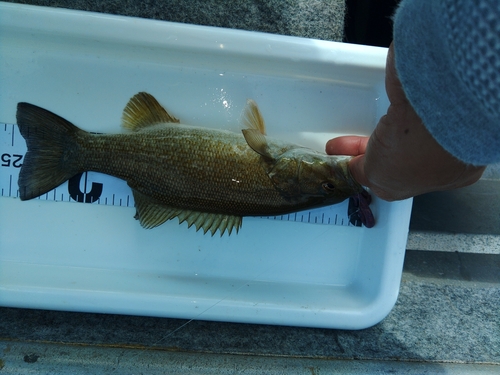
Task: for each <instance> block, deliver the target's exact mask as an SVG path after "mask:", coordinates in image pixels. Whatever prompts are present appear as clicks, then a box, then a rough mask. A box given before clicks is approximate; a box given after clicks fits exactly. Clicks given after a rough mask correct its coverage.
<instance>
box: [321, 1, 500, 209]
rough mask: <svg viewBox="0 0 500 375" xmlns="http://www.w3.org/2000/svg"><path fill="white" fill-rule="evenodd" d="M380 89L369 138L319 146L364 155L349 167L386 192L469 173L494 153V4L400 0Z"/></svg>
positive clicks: (464, 178) (445, 184)
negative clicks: (386, 103) (382, 99)
mask: <svg viewBox="0 0 500 375" xmlns="http://www.w3.org/2000/svg"><path fill="white" fill-rule="evenodd" d="M386 89H387V94H388V97H389V100H390V107H389V109H388V112H387V115H386V116H384V117H383V118H382V119H381V120H380V122H379V124H378V125H377V127H376V130H375V131H374V133H373V134H372V136H371V137H370V140H369V141H368V139H367V138H340V139H336V140H331V141H329V142H328V144H327V152H329V153H335V154H339V153H344V154H352V155H364V156H360V157H359V158H355V159H354V160H353V161H352V166H351V169H352V171H353V174H354V175H355V177H356V178H358V179H359V180H360V181H359V182H361V183H363V184H365V185H367V186H369V187H372V188H373V189H374V190H373V191H374V192H375V193H376V194H378V195H380V196H382V197H384V198H385V199H388V200H394V199H402V198H404V197H409V196H413V195H418V194H421V193H424V192H428V191H435V190H445V189H453V188H456V187H460V186H465V185H468V184H470V183H472V182H474V181H475V180H477V178H479V176H480V175H481V173H482V171H483V169H484V168H483V167H481V166H484V165H487V164H492V163H495V162H498V161H500V6H499V5H498V3H497V2H495V1H489V0H478V1H475V2H470V1H460V2H457V1H455V0H439V1H438V0H403V1H402V2H401V3H400V6H399V8H398V11H397V12H396V15H395V18H394V42H393V45H391V49H390V50H389V55H388V63H387V67H386ZM409 125H411V126H409ZM407 130H408V133H406V131H407ZM365 152H366V154H365ZM412 155H413V157H411V156H412ZM384 158H385V159H384ZM413 159H414V160H413ZM419 163H420V164H421V165H420V167H419V166H418V164H419ZM440 166H441V167H440Z"/></svg>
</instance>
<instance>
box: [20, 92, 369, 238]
mask: <svg viewBox="0 0 500 375" xmlns="http://www.w3.org/2000/svg"><path fill="white" fill-rule="evenodd" d="M17 117H18V125H19V128H20V130H21V134H22V135H23V137H24V138H25V139H26V141H27V145H28V152H27V154H26V156H25V160H24V163H23V167H22V169H21V172H20V177H19V188H20V197H21V199H23V200H26V199H31V198H34V197H36V196H39V195H41V194H44V193H46V192H47V191H50V190H51V189H53V188H54V187H56V186H58V185H59V184H61V183H62V182H64V181H65V180H67V179H69V178H71V177H72V176H74V175H75V174H77V173H80V172H84V171H96V172H101V173H105V174H109V175H112V176H116V177H119V178H121V179H124V180H125V181H127V183H128V185H129V186H130V187H131V188H132V191H133V194H134V199H135V202H136V209H137V218H138V219H139V220H140V222H141V224H142V225H143V226H144V227H146V228H151V227H155V226H157V225H160V224H162V223H163V222H165V221H166V220H169V219H172V218H174V217H178V218H179V220H180V221H187V222H188V224H189V225H195V226H196V227H197V229H199V228H200V227H201V228H203V229H204V230H205V232H206V231H208V230H210V231H211V232H212V234H213V233H215V231H217V230H219V231H220V233H221V235H222V234H223V233H224V231H225V230H227V231H228V232H229V233H231V231H232V229H233V228H236V230H238V229H239V227H240V226H241V217H242V216H249V215H258V216H261V215H280V214H284V213H289V212H293V211H298V210H301V209H306V208H311V207H316V206H322V205H328V204H334V203H338V202H340V201H343V200H344V199H346V198H348V197H349V196H351V195H353V194H356V193H359V192H360V191H361V190H362V188H361V186H360V185H359V184H357V183H356V182H355V181H354V180H353V179H352V177H351V176H350V174H349V172H348V168H347V162H348V160H349V158H346V157H332V156H327V155H324V154H320V153H317V152H315V151H313V150H309V149H306V148H303V147H300V146H297V145H294V144H288V143H285V142H282V141H279V140H272V139H270V138H268V137H266V136H265V126H264V122H263V120H262V117H261V115H260V112H259V111H258V108H257V107H256V105H255V103H253V102H249V105H248V106H247V109H246V115H245V119H246V120H245V121H246V125H247V128H246V129H244V130H243V131H242V133H243V134H241V133H235V132H229V131H223V130H215V129H208V128H201V127H194V126H188V125H183V124H180V123H179V121H178V120H177V119H176V118H174V117H172V116H170V115H169V114H168V113H167V112H166V111H165V110H164V109H163V108H162V107H161V106H160V105H159V104H158V102H157V101H156V100H155V99H154V98H153V97H152V96H151V95H149V94H146V93H139V94H137V95H136V96H134V97H133V98H132V99H131V100H130V102H129V104H128V105H127V107H126V108H125V111H124V115H123V124H124V126H125V127H126V128H128V129H129V130H131V131H130V132H128V133H126V134H114V135H110V134H90V133H87V132H85V131H83V130H81V129H79V128H77V127H75V126H74V125H72V124H71V123H69V122H67V121H66V120H64V119H62V118H60V117H59V116H57V115H55V114H53V113H51V112H48V111H46V110H44V109H41V108H39V107H36V106H33V105H31V104H27V103H20V104H19V105H18V116H17Z"/></svg>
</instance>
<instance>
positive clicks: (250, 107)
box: [243, 99, 266, 135]
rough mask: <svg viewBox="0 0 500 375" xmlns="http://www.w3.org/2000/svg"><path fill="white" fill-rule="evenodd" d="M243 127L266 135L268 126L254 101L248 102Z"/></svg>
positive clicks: (249, 100)
mask: <svg viewBox="0 0 500 375" xmlns="http://www.w3.org/2000/svg"><path fill="white" fill-rule="evenodd" d="M243 125H245V127H246V128H248V129H255V130H258V131H259V133H261V134H263V135H266V124H265V122H264V118H263V117H262V114H261V113H260V109H259V107H258V106H257V103H255V101H253V100H252V99H248V100H247V104H246V106H245V109H244V112H243Z"/></svg>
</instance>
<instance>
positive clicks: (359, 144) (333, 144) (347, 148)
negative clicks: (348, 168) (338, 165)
mask: <svg viewBox="0 0 500 375" xmlns="http://www.w3.org/2000/svg"><path fill="white" fill-rule="evenodd" d="M368 138H369V137H361V136H357V135H345V136H341V137H337V138H333V139H330V140H329V141H328V142H327V143H326V147H325V150H326V153H327V154H328V155H348V156H358V155H362V154H364V153H365V151H366V145H367V144H368Z"/></svg>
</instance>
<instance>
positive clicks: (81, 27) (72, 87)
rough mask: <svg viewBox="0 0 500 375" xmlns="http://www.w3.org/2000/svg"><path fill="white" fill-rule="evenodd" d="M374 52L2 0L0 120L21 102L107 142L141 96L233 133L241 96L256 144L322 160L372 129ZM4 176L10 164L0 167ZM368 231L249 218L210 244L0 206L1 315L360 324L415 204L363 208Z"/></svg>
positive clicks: (374, 315) (376, 107) (110, 216)
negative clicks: (339, 139)
mask: <svg viewBox="0 0 500 375" xmlns="http://www.w3.org/2000/svg"><path fill="white" fill-rule="evenodd" d="M385 56H386V50H385V49H382V48H373V47H366V46H355V45H349V44H341V43H333V42H326V41H318V40H311V39H303V38H295V37H286V36H279V35H270V34H264V33H256V32H247V31H238V30H227V29H220V28H210V27H202V26H193V25H185V24H175V23H168V22H161V21H153V20H144V19H136V18H127V17H117V16H110V15H103V14H94V13H87V12H78V11H69V10H61V9H50V8H43V7H31V6H23V5H16V4H8V3H0V82H1V90H0V121H1V122H5V123H15V112H16V104H17V102H20V101H26V102H31V103H33V104H37V105H39V106H41V107H44V108H47V109H49V110H51V111H53V112H55V113H57V114H59V115H61V116H63V117H65V118H67V119H68V120H70V121H72V122H73V123H75V124H77V125H79V126H81V127H82V128H84V129H86V130H89V131H97V132H119V131H120V125H119V124H120V117H121V113H122V110H123V107H124V106H125V104H126V103H127V101H128V99H129V98H130V97H131V96H132V95H134V94H135V93H137V92H139V91H148V92H150V93H152V94H153V95H155V96H156V98H157V99H158V100H159V101H160V102H161V103H162V104H163V105H165V106H166V107H167V108H168V109H169V110H170V111H171V112H172V113H173V114H174V115H175V116H176V117H178V118H180V119H181V120H182V121H183V122H185V123H188V124H192V125H202V126H212V127H219V128H225V129H232V130H235V131H239V125H238V120H239V117H240V112H241V110H242V108H243V106H244V104H245V101H246V99H247V98H253V99H254V100H256V101H257V103H258V104H259V106H260V108H261V111H262V113H263V116H264V118H265V120H266V123H267V127H268V133H269V134H270V135H272V136H273V137H277V138H284V139H288V140H292V141H295V142H297V143H302V144H305V145H307V146H310V147H313V148H317V149H320V150H323V149H324V144H325V142H326V141H327V140H328V139H329V138H331V137H333V136H335V135H336V134H346V133H349V134H369V133H370V132H371V130H372V129H373V127H374V126H375V124H376V123H377V120H378V118H379V117H380V116H381V115H382V114H383V113H384V112H385V110H386V108H387V105H388V102H387V98H386V96H385V92H384V89H383V87H384V85H383V80H384V64H385ZM0 168H7V167H5V166H4V167H0ZM372 209H373V212H374V214H375V216H376V220H377V224H376V226H375V227H374V228H371V229H366V228H360V227H353V226H337V225H319V224H304V223H297V222H285V221H283V222H282V221H272V220H268V219H261V218H245V219H244V221H243V227H242V229H241V230H240V232H239V234H237V235H234V234H233V235H231V236H230V237H228V236H223V237H219V236H218V235H216V236H214V237H211V236H209V235H203V234H202V232H201V231H200V232H195V230H194V228H190V229H187V226H186V225H185V224H183V225H179V224H178V223H177V220H172V221H169V222H167V223H166V224H164V225H162V226H160V227H158V228H156V229H153V230H144V229H142V228H141V227H140V225H139V224H138V223H137V222H136V220H134V219H133V215H134V212H135V211H134V208H132V207H130V208H124V207H116V206H99V205H94V204H78V203H66V202H48V201H41V200H32V201H28V202H21V201H20V200H19V199H15V198H6V197H0V305H2V306H11V307H26V308H41V309H57V310H69V311H88V312H102V313H120V314H138V315H150V316H161V317H177V318H187V319H205V320H220V321H233V322H248V323H266V324H282V325H297V326H310V327H332V328H346V329H360V328H365V327H369V326H371V325H373V324H376V323H377V322H379V321H381V320H382V319H383V318H384V317H385V316H386V315H387V314H388V313H389V311H390V310H391V309H392V307H393V305H394V303H395V301H396V298H397V295H398V290H399V283H400V278H401V272H402V264H403V258H404V253H405V244H406V239H407V233H408V224H409V217H410V210H411V200H407V201H403V202H397V203H387V202H384V201H381V200H378V199H374V202H373V203H372Z"/></svg>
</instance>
